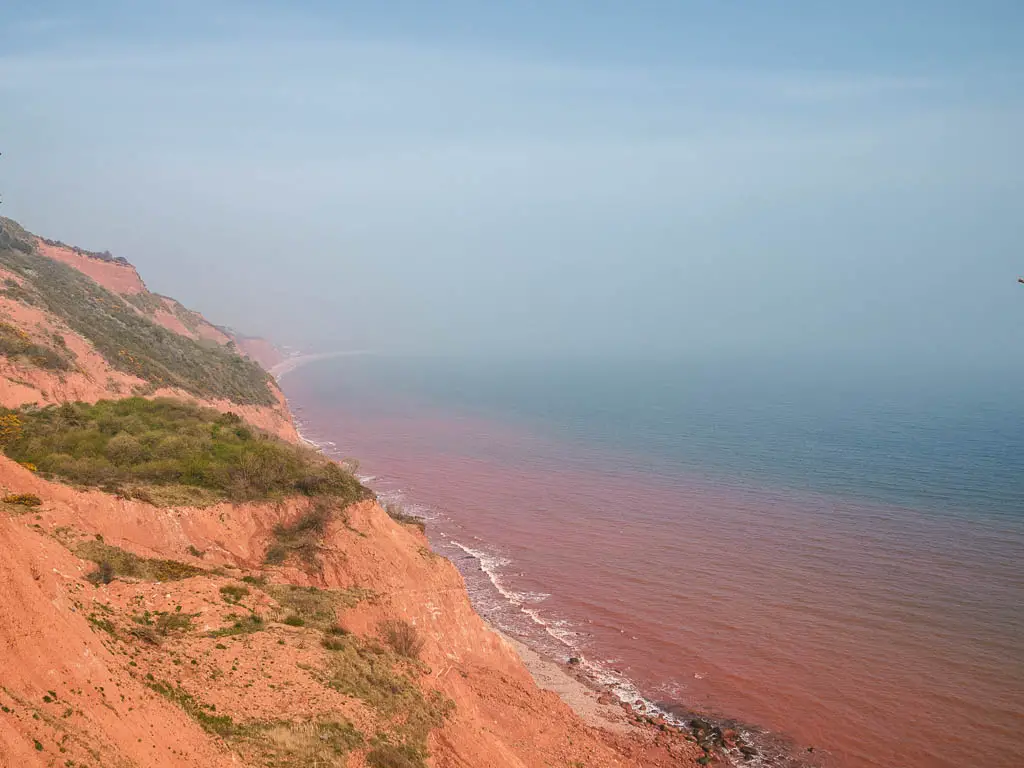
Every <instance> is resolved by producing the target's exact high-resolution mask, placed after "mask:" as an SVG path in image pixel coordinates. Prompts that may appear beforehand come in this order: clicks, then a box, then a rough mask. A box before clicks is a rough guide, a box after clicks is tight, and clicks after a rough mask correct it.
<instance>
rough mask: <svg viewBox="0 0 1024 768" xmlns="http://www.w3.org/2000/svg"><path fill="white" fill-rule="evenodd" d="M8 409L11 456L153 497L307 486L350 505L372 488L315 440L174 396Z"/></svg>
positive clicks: (261, 495)
mask: <svg viewBox="0 0 1024 768" xmlns="http://www.w3.org/2000/svg"><path fill="white" fill-rule="evenodd" d="M5 419H7V422H9V423H10V424H11V425H12V426H11V429H10V435H9V439H8V440H7V442H6V444H5V445H3V450H4V451H5V453H6V454H7V455H8V456H9V457H10V458H12V459H15V460H16V461H20V462H30V463H32V464H34V465H35V466H36V467H37V468H38V469H39V471H40V472H43V473H46V474H49V475H53V476H56V477H58V478H61V479H64V480H68V481H71V482H74V483H78V484H82V485H91V486H99V487H101V488H104V489H107V490H112V491H126V489H127V491H126V493H127V495H133V496H137V497H140V498H145V499H147V500H154V501H155V500H157V499H158V497H159V496H160V494H159V493H155V492H148V491H146V489H151V490H152V489H160V488H161V487H175V488H181V487H192V488H195V489H201V490H203V491H204V492H205V493H206V497H205V498H206V499H207V501H217V500H221V499H230V500H237V501H244V500H257V499H267V498H280V497H284V496H288V495H293V494H305V495H309V496H325V497H331V499H332V500H334V501H335V502H338V503H340V504H342V505H344V504H348V503H352V502H355V501H359V500H362V499H365V498H368V497H369V496H370V495H371V494H370V491H368V490H367V489H366V488H365V487H364V486H362V485H361V484H360V483H359V481H358V480H356V479H355V478H354V477H353V476H352V475H350V474H349V473H347V472H346V471H345V470H343V469H342V468H341V467H339V466H338V465H337V464H335V463H334V462H331V461H329V460H328V459H327V458H325V457H324V456H322V455H321V454H319V453H317V452H315V451H313V450H310V449H308V448H304V447H302V446H297V445H293V444H291V443H286V442H284V441H282V440H278V439H277V438H274V437H271V436H268V435H265V434H263V433H257V432H255V431H254V430H253V429H252V428H250V427H249V426H247V425H246V424H244V423H243V422H242V420H241V419H240V418H239V417H238V416H236V415H234V414H230V413H229V414H221V413H218V412H217V411H214V410H212V409H208V408H200V407H198V406H195V405H192V404H189V403H184V402H181V401H178V400H171V399H166V398H163V399H156V400H146V399H144V398H140V397H133V398H126V399H124V400H101V401H100V402H98V403H94V404H91V405H90V404H86V403H65V404H63V405H60V406H48V407H46V408H41V409H38V408H24V409H22V410H20V411H18V412H17V413H16V414H7V416H0V423H2V422H4V420H5ZM12 419H13V420H12ZM15 420H16V421H15ZM0 443H2V441H0ZM138 489H141V490H138ZM137 490H138V492H136V491H137ZM197 503H200V502H197Z"/></svg>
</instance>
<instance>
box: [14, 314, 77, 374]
mask: <svg viewBox="0 0 1024 768" xmlns="http://www.w3.org/2000/svg"><path fill="white" fill-rule="evenodd" d="M65 351H66V350H65ZM0 355H3V356H4V357H7V358H11V359H16V360H24V361H26V362H28V363H30V364H32V365H34V366H36V367H37V368H45V369H47V370H51V371H70V370H71V368H72V367H73V366H72V365H71V361H70V360H68V359H67V357H65V356H64V355H62V354H61V353H60V352H57V351H56V350H54V349H51V348H50V347H47V346H44V345H42V344H37V343H36V342H34V341H32V340H31V339H30V338H29V335H28V334H27V333H25V331H23V330H21V329H20V328H16V327H14V326H13V325H11V324H10V323H3V322H0Z"/></svg>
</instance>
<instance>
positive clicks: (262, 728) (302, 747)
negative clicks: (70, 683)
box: [147, 680, 416, 768]
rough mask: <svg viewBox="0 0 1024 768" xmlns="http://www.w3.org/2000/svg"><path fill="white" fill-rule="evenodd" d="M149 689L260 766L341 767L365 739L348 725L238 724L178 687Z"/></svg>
mask: <svg viewBox="0 0 1024 768" xmlns="http://www.w3.org/2000/svg"><path fill="white" fill-rule="evenodd" d="M147 685H148V686H149V688H150V689H151V690H153V691H154V692H155V693H157V694H159V695H160V696H162V697H164V698H165V699H167V700H168V701H170V702H171V703H173V704H176V705H177V706H178V707H180V708H181V709H182V711H184V712H185V714H187V715H188V716H189V717H191V718H192V719H193V720H194V721H195V722H196V723H198V724H199V726H200V727H201V728H202V729H203V730H205V731H206V732H207V733H211V734H213V735H215V736H219V737H220V738H222V739H224V740H225V741H227V742H229V743H231V744H232V745H233V746H235V747H236V748H239V749H240V750H241V751H244V752H245V753H248V754H250V755H251V756H252V757H253V758H254V759H255V760H257V761H258V763H255V764H259V765H265V766H274V768H307V766H320V767H321V768H342V767H343V766H344V765H346V763H347V757H348V753H349V752H351V751H352V750H353V749H355V748H357V747H360V746H362V744H363V743H364V737H363V734H362V733H360V732H359V731H358V730H356V728H355V727H354V726H353V725H352V724H351V723H350V722H348V721H347V720H342V721H341V722H338V721H337V720H327V719H318V720H311V721H304V722H291V721H287V720H273V721H270V722H264V721H255V722H239V721H237V720H235V719H234V718H233V717H231V716H230V715H225V714H217V713H216V710H215V709H214V707H213V706H212V705H209V704H205V703H203V702H202V701H200V700H199V699H197V698H196V697H195V696H193V695H192V694H190V693H188V692H187V691H185V690H184V689H183V688H181V687H179V686H175V685H172V684H171V683H167V682H163V681H159V680H154V681H153V682H150V683H147ZM253 764H254V763H252V762H248V761H247V762H246V765H253ZM414 765H416V764H414Z"/></svg>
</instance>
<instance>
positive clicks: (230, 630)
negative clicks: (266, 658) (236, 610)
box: [210, 613, 266, 637]
mask: <svg viewBox="0 0 1024 768" xmlns="http://www.w3.org/2000/svg"><path fill="white" fill-rule="evenodd" d="M263 629H266V624H265V623H264V622H263V617H262V616H260V615H259V614H258V613H250V614H249V615H248V616H246V617H245V618H242V619H237V620H236V621H235V623H234V624H232V625H231V626H230V627H224V628H223V629H216V630H214V631H213V632H211V633H210V637H231V636H232V635H251V634H252V633H253V632H259V631H260V630H263Z"/></svg>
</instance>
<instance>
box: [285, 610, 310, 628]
mask: <svg viewBox="0 0 1024 768" xmlns="http://www.w3.org/2000/svg"><path fill="white" fill-rule="evenodd" d="M284 623H285V624H287V625H288V626H289V627H302V626H305V624H306V620H305V619H304V618H302V617H301V616H299V614H297V613H293V614H290V615H288V616H285V618H284Z"/></svg>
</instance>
